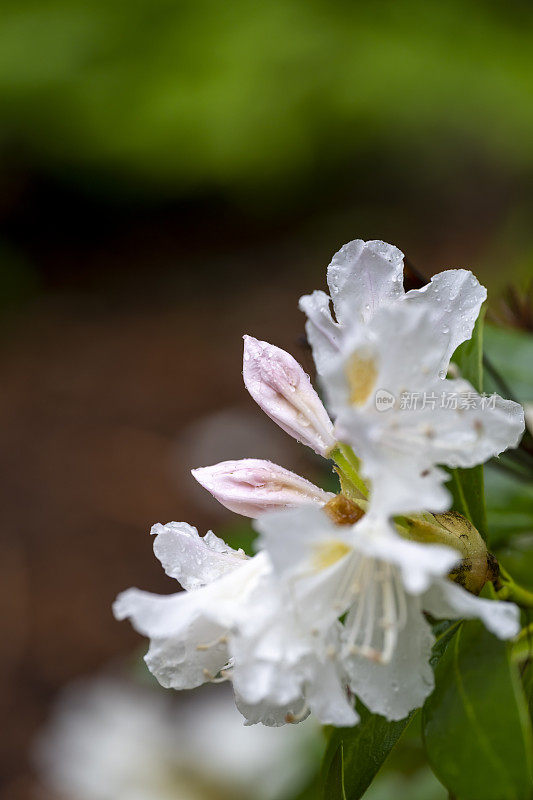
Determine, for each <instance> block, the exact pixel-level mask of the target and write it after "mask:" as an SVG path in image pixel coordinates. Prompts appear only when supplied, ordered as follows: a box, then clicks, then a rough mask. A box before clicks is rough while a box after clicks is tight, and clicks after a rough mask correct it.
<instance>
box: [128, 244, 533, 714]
mask: <svg viewBox="0 0 533 800" xmlns="http://www.w3.org/2000/svg"><path fill="white" fill-rule="evenodd" d="M402 276H403V255H402V253H401V252H400V251H399V250H398V249H397V248H395V247H392V246H391V245H388V244H385V243H384V242H363V241H360V240H357V241H353V242H350V243H349V244H347V245H345V247H343V248H342V249H341V250H340V251H339V252H338V253H337V254H336V255H335V257H334V258H333V260H332V262H331V264H330V266H329V268H328V284H329V288H330V293H331V297H329V296H328V295H326V294H325V293H324V292H314V293H313V294H312V295H309V296H306V297H303V298H302V299H301V301H300V303H301V307H302V308H303V309H304V311H305V312H306V314H307V317H308V320H307V325H306V328H307V334H308V338H309V341H310V343H311V346H312V349H313V355H314V358H315V362H316V365H317V370H318V372H319V375H320V379H321V382H322V384H323V388H324V390H325V396H326V399H327V401H328V407H329V408H330V410H331V414H332V418H333V420H334V422H332V419H331V418H330V416H329V414H328V412H327V411H326V409H325V407H324V405H323V403H322V401H321V399H320V397H319V396H318V394H317V392H316V391H315V389H314V388H313V387H312V385H311V381H310V379H309V376H308V375H307V374H306V373H305V372H304V370H303V369H302V368H301V367H300V365H299V364H298V363H297V362H296V361H295V360H294V358H293V357H292V356H291V355H289V354H288V353H286V352H285V351H283V350H281V349H280V348H278V347H275V346H273V345H271V344H268V343H267V342H262V341H259V340H257V339H254V338H253V337H251V336H245V337H244V358H243V377H244V382H245V385H246V388H247V389H248V391H249V392H250V394H251V395H252V397H253V398H254V400H255V401H256V402H257V403H258V404H259V406H260V407H261V408H262V409H263V411H265V413H266V414H268V416H269V417H270V418H271V419H272V420H274V421H275V422H276V423H277V424H278V425H279V426H280V427H281V428H282V429H283V430H284V431H286V432H287V433H288V434H290V435H291V436H293V437H294V438H295V439H297V440H298V441H300V442H302V443H303V444H305V445H307V446H309V447H310V448H312V449H313V450H314V451H315V452H316V453H318V454H319V455H321V456H323V457H324V458H326V459H331V460H332V461H334V463H335V466H336V470H337V472H338V474H339V478H340V485H341V489H342V492H341V494H340V495H339V496H336V495H334V494H332V493H331V492H326V491H324V490H322V489H321V488H319V487H317V486H315V485H313V484H312V483H310V482H309V481H307V480H305V479H304V478H301V477H300V476H298V475H295V474H294V473H292V472H290V471H289V470H286V469H284V468H283V467H280V466H277V465H276V464H272V463H271V462H268V461H262V460H258V459H253V458H250V459H243V460H240V461H225V462H222V463H220V464H216V465H213V466H210V467H202V468H199V469H195V470H193V471H192V474H193V476H194V477H195V479H196V480H197V481H198V482H199V483H200V484H201V485H202V486H204V487H205V488H206V489H207V490H208V491H209V492H211V494H212V495H213V496H214V497H215V498H216V499H217V500H218V501H219V502H220V503H222V505H224V506H225V507H226V508H228V509H230V510H231V511H234V512H236V513H238V514H242V515H244V516H247V517H252V518H255V519H256V522H255V527H256V530H257V531H258V532H259V534H260V536H259V539H258V552H257V554H256V555H255V556H254V557H248V556H246V555H245V554H244V553H243V552H242V551H240V550H239V551H236V550H233V549H232V548H231V547H229V546H228V545H226V544H225V543H224V542H223V541H222V540H221V539H219V538H218V537H216V536H215V535H214V534H213V533H212V532H209V533H208V534H206V536H205V537H203V538H202V537H200V536H199V535H198V532H197V530H196V529H195V528H192V527H191V526H190V525H187V524H186V523H176V522H173V523H169V524H167V525H155V526H154V528H153V529H152V533H154V534H155V541H154V551H155V554H156V556H157V557H158V558H159V560H160V561H161V563H162V565H163V567H164V569H165V571H166V573H167V574H168V575H169V576H170V577H172V578H174V579H176V580H177V581H179V583H180V584H181V585H182V586H183V588H184V589H185V592H181V593H178V594H172V595H169V596H158V595H154V594H150V593H148V592H143V591H140V590H138V589H130V590H128V591H126V592H124V593H122V594H121V595H120V596H119V597H118V599H117V601H116V603H115V607H114V609H115V614H116V616H117V617H118V618H119V619H124V618H126V617H128V618H130V619H131V621H132V623H133V625H134V626H135V628H136V629H137V630H138V631H139V632H140V633H142V634H144V635H145V636H147V637H149V638H150V647H149V650H148V653H147V655H146V663H147V665H148V667H149V669H150V670H151V672H152V673H153V674H154V675H155V676H156V678H157V679H158V681H159V682H160V683H161V684H162V685H163V686H165V687H169V688H174V689H186V688H193V687H196V686H199V685H200V684H203V683H206V682H221V681H225V680H230V681H231V682H232V684H233V690H234V695H235V701H236V704H237V707H238V708H239V710H240V711H241V713H242V714H243V716H244V717H245V719H246V722H247V723H248V724H254V723H257V722H261V723H263V724H265V725H269V726H280V725H283V724H284V723H287V722H299V721H301V720H303V719H305V718H306V717H307V716H308V715H309V714H310V713H311V714H314V715H315V716H316V717H317V718H318V719H319V720H320V721H321V722H322V723H325V724H330V725H336V726H352V725H355V724H357V722H358V720H359V716H358V713H357V710H356V706H355V698H360V700H361V701H362V702H363V703H364V704H365V705H366V706H367V708H368V709H369V710H370V711H371V712H374V713H377V714H380V715H383V716H384V717H386V718H387V719H388V720H400V719H403V718H405V717H406V716H407V715H408V714H409V712H410V711H412V710H413V709H415V708H417V707H419V706H421V705H422V704H423V703H424V700H425V699H426V697H427V696H428V695H429V694H430V692H431V691H432V688H433V684H434V678H433V670H432V667H431V664H430V655H431V650H432V647H433V644H434V642H435V638H434V634H433V631H432V626H431V624H430V619H429V617H432V618H434V619H436V620H449V619H470V618H476V619H479V620H481V621H482V622H483V624H484V625H485V627H486V628H487V629H488V630H489V631H490V632H491V633H492V634H494V635H495V636H497V637H499V638H500V639H509V638H512V637H513V636H515V635H516V634H517V633H518V631H519V628H520V626H519V609H518V607H517V606H515V605H514V604H513V603H511V602H505V601H504V602H502V601H500V600H488V599H481V598H479V597H477V596H475V595H474V594H471V593H469V592H468V591H467V590H466V589H465V588H463V587H462V586H460V585H459V584H458V583H454V582H453V581H452V579H451V576H452V575H453V576H455V577H456V579H457V580H459V579H460V576H461V570H463V572H465V571H467V570H468V569H470V570H471V569H472V564H473V563H474V562H473V556H472V553H473V552H475V553H476V558H477V564H478V567H479V570H478V573H479V576H478V577H479V583H478V584H476V585H474V584H472V583H465V585H468V586H469V588H475V590H476V591H479V590H480V588H481V587H482V586H483V583H484V582H486V581H493V582H494V586H495V590H496V591H497V592H499V593H500V596H501V597H502V598H505V599H509V598H510V599H517V597H518V600H517V602H519V603H521V602H522V601H521V600H520V599H519V597H520V596H519V595H517V594H515V595H514V596H513V595H512V594H511V590H510V589H509V586H510V584H509V581H508V579H507V578H506V577H505V576H503V572H502V575H500V576H498V564H497V562H496V560H495V559H494V558H493V557H489V556H488V554H487V551H486V548H485V545H484V542H483V539H482V538H481V536H480V534H479V533H478V532H477V531H476V530H475V528H473V526H472V525H471V524H470V522H468V521H467V520H465V519H464V518H462V517H461V516H460V515H458V514H455V516H456V517H457V518H458V520H459V523H458V526H457V530H456V529H455V528H454V527H453V523H451V524H452V528H453V530H451V529H448V528H444V527H442V526H441V528H442V531H443V532H444V533H445V534H446V538H445V541H446V542H447V544H439V543H438V541H439V535H440V534H439V523H438V520H435V524H434V525H431V524H429V523H428V520H427V518H426V517H427V516H428V515H425V514H424V512H428V511H431V512H439V511H444V510H446V509H448V508H450V505H451V499H452V498H451V495H450V494H449V492H448V491H447V490H446V488H445V486H444V484H445V482H446V481H447V480H449V477H450V476H449V474H448V472H445V470H444V469H443V467H450V468H456V467H462V468H470V467H473V466H475V465H477V464H483V463H484V462H485V461H487V460H488V459H490V458H492V457H494V456H497V455H498V454H500V453H502V452H503V451H504V450H506V449H508V448H513V447H516V446H517V444H518V442H519V440H520V437H521V435H522V433H523V430H524V411H523V408H522V407H521V406H520V405H518V404H517V403H515V402H513V401H511V400H504V399H502V398H501V397H499V396H498V395H496V394H493V395H491V396H490V397H487V396H486V395H480V394H479V393H478V392H477V391H475V389H474V388H473V386H472V385H471V384H470V383H468V382H467V381H466V380H465V379H464V378H463V377H462V376H461V375H460V374H458V373H457V370H455V371H454V370H452V369H451V368H450V359H451V357H452V355H453V353H454V351H455V350H456V348H457V347H458V345H460V344H461V343H462V342H464V341H466V340H467V339H469V338H470V337H471V335H472V332H473V330H474V326H475V323H476V319H477V317H478V315H479V312H480V308H481V305H482V303H483V301H484V300H485V297H486V291H485V289H484V288H483V287H482V286H480V284H479V283H478V281H477V280H476V278H474V276H473V275H472V274H471V273H470V272H468V271H467V270H449V271H446V272H442V273H440V274H439V275H436V276H435V277H434V278H433V279H432V280H431V282H430V283H428V284H427V285H426V286H424V287H423V288H422V289H419V290H415V291H409V292H407V293H406V292H405V291H404V289H403V281H402ZM331 303H332V304H333V311H334V316H333V315H332V309H331ZM447 375H450V378H448V377H447ZM452 375H453V377H451V376H452ZM330 468H331V462H330V464H329V466H328V469H330ZM458 481H459V478H458ZM461 488H462V487H461ZM468 492H469V489H468V487H467V489H466V490H465V507H468V503H467V502H466V500H467V495H468ZM400 514H403V515H415V516H410V517H405V518H404V519H403V520H399V519H397V518H396V521H395V522H394V518H395V516H396V517H397V515H400ZM448 516H450V517H453V516H454V515H453V514H450V515H448ZM395 524H396V526H397V527H395ZM417 526H418V527H417ZM444 533H443V534H442V535H441V536H440V538H441V540H442V536H443V535H444ZM481 533H483V531H481ZM454 535H456V536H457V537H458V538H460V539H461V540H463V538H465V539H466V543H465V542H464V541H461V545H462V547H461V553H462V555H461V553H460V552H459V550H455V549H452V548H451V547H449V546H448V545H449V542H450V541H454V538H453V537H454ZM404 536H412V539H407V538H403V537H404ZM415 539H416V541H415ZM457 541H458V539H457ZM480 553H481V555H480ZM461 559H464V560H461ZM469 559H470V562H469ZM493 562H494V563H493ZM476 574H477V573H476ZM463 580H464V575H463ZM502 581H503V582H504V583H505V581H507V584H506V585H503V584H502ZM522 596H523V595H522Z"/></svg>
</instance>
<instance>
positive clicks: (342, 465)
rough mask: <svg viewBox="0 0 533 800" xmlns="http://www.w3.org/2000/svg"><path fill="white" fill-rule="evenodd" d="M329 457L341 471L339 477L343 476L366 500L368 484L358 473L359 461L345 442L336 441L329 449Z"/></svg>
mask: <svg viewBox="0 0 533 800" xmlns="http://www.w3.org/2000/svg"><path fill="white" fill-rule="evenodd" d="M329 457H330V458H331V459H333V461H334V462H335V464H336V465H337V467H338V469H339V471H340V473H341V478H344V480H345V481H347V482H348V483H349V484H350V486H351V487H352V488H353V489H355V490H356V492H357V493H358V494H359V495H361V497H363V498H364V499H365V500H366V499H367V498H368V486H367V485H366V483H365V482H364V480H363V479H362V478H361V476H360V475H359V470H360V468H361V462H360V460H359V459H358V458H357V456H356V455H355V453H354V451H353V450H352V448H351V447H350V446H349V445H347V444H342V442H337V444H336V445H335V447H334V448H333V449H332V450H331V451H330V453H329Z"/></svg>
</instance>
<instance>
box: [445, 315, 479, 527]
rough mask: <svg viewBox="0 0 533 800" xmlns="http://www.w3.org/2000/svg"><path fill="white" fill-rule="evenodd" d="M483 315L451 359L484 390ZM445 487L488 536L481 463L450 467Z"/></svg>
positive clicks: (456, 507)
mask: <svg viewBox="0 0 533 800" xmlns="http://www.w3.org/2000/svg"><path fill="white" fill-rule="evenodd" d="M483 318H484V310H483V309H482V310H481V313H480V315H479V317H478V318H477V321H476V324H475V327H474V331H473V333H472V338H471V339H468V340H467V341H466V342H463V344H462V345H460V346H459V347H458V348H457V350H456V351H455V353H454V356H453V361H454V362H455V364H457V366H458V367H459V369H460V370H461V375H462V377H463V378H465V380H467V381H469V382H470V383H471V384H472V386H473V387H474V389H476V391H478V392H480V393H481V392H482V391H483ZM450 474H451V476H452V478H451V481H450V482H449V483H448V488H449V490H450V491H451V493H452V495H453V508H454V510H455V511H457V512H458V513H459V514H463V516H465V517H466V518H467V519H469V520H470V522H471V523H472V524H473V525H474V526H475V527H476V528H477V529H478V531H479V532H480V534H481V535H482V536H483V538H484V539H486V538H487V514H486V511H485V491H484V483H483V465H479V466H477V467H472V468H471V469H460V468H459V469H452V470H450Z"/></svg>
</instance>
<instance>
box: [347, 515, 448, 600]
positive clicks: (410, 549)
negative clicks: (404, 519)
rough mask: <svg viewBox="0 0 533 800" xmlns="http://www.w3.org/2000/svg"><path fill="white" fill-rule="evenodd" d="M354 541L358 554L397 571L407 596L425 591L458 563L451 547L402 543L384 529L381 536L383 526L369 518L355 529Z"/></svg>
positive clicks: (393, 533)
mask: <svg viewBox="0 0 533 800" xmlns="http://www.w3.org/2000/svg"><path fill="white" fill-rule="evenodd" d="M358 528H360V529H361V530H360V533H359V535H357V529H358ZM354 540H355V544H354V547H356V548H357V549H358V550H359V552H361V553H364V554H365V555H366V556H369V557H372V558H375V559H378V560H380V561H383V562H386V563H388V564H395V565H396V566H397V567H399V569H400V571H401V575H402V582H403V585H404V586H405V589H406V591H407V592H409V593H410V594H420V593H421V592H424V591H426V589H428V587H429V586H431V584H432V582H433V580H434V579H435V578H436V577H440V576H441V575H447V573H448V572H449V571H450V570H451V568H452V567H453V566H455V565H456V564H457V563H458V561H460V559H461V556H460V553H459V552H458V551H457V550H453V549H452V548H451V547H446V546H445V545H440V544H422V543H421V542H412V541H409V540H406V539H403V538H402V537H401V536H399V535H398V534H397V533H396V532H395V531H394V530H393V529H392V528H390V527H389V526H388V525H387V526H386V528H385V532H384V530H383V523H382V522H381V521H379V520H377V522H376V524H375V523H374V521H373V520H372V517H371V516H370V515H369V516H368V517H367V518H364V519H363V520H362V521H361V522H360V523H359V525H358V526H356V528H355V536H354Z"/></svg>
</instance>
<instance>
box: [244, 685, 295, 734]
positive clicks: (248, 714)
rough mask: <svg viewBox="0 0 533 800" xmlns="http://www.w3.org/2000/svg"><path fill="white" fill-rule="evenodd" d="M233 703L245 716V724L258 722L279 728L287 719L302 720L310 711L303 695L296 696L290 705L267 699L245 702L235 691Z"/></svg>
mask: <svg viewBox="0 0 533 800" xmlns="http://www.w3.org/2000/svg"><path fill="white" fill-rule="evenodd" d="M235 705H236V706H237V708H238V709H239V711H240V712H241V714H242V715H243V717H244V718H245V720H246V722H245V723H244V724H245V725H256V724H257V723H258V722H260V723H262V724H263V725H266V726H268V727H269V728H279V727H281V726H282V725H286V724H287V722H289V721H298V722H302V721H303V720H304V719H307V717H308V716H309V713H310V712H309V709H306V705H305V700H304V698H303V697H300V698H298V700H296V701H295V702H294V703H291V704H290V705H286V706H276V705H273V704H272V703H270V702H268V701H267V700H262V701H261V702H259V703H247V702H246V701H245V700H243V698H242V697H241V696H240V694H239V693H238V692H237V691H235Z"/></svg>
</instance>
